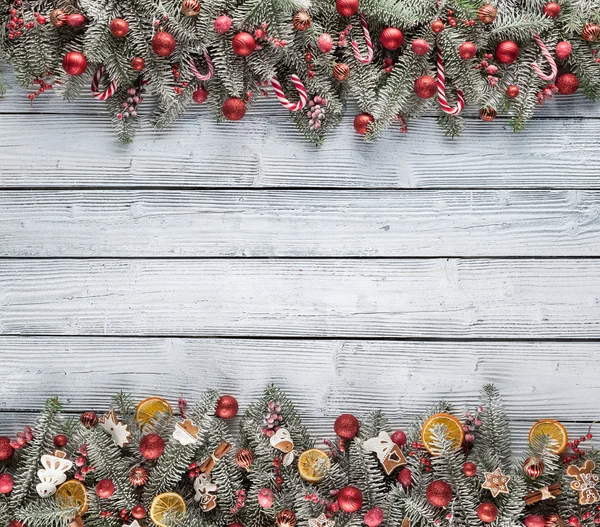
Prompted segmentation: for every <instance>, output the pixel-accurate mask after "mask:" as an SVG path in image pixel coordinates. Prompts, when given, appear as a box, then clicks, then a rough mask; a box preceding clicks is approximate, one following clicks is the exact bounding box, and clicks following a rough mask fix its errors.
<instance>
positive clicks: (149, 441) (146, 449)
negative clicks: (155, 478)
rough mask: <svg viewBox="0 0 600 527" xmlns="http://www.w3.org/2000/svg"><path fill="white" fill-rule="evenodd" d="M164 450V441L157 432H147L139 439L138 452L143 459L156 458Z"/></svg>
mask: <svg viewBox="0 0 600 527" xmlns="http://www.w3.org/2000/svg"><path fill="white" fill-rule="evenodd" d="M164 451H165V442H164V440H163V438H162V437H160V436H159V435H158V434H148V435H146V436H144V437H142V440H141V441H140V453H141V454H142V456H144V458H145V459H150V460H153V459H158V458H159V457H160V456H162V454H163V452H164Z"/></svg>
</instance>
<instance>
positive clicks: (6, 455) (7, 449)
mask: <svg viewBox="0 0 600 527" xmlns="http://www.w3.org/2000/svg"><path fill="white" fill-rule="evenodd" d="M13 452H14V449H13V447H12V446H10V439H9V438H8V437H6V436H3V437H0V461H6V460H7V459H10V458H11V457H12V455H13Z"/></svg>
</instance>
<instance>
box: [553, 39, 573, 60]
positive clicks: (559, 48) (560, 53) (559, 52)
mask: <svg viewBox="0 0 600 527" xmlns="http://www.w3.org/2000/svg"><path fill="white" fill-rule="evenodd" d="M572 49H573V48H572V47H571V43H570V42H568V41H566V40H563V41H562V42H559V43H558V44H556V56H557V57H558V58H559V59H560V60H565V59H567V58H569V55H570V54H571V51H572Z"/></svg>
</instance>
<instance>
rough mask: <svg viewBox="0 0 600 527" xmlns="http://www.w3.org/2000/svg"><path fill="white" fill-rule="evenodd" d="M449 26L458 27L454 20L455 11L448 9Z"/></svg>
mask: <svg viewBox="0 0 600 527" xmlns="http://www.w3.org/2000/svg"><path fill="white" fill-rule="evenodd" d="M448 24H450V26H452V27H456V18H454V11H452V9H448Z"/></svg>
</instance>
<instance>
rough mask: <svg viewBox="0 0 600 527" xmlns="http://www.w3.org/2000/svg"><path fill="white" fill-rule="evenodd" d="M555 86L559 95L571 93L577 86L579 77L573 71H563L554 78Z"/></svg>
mask: <svg viewBox="0 0 600 527" xmlns="http://www.w3.org/2000/svg"><path fill="white" fill-rule="evenodd" d="M556 87H557V88H558V93H560V94H561V95H571V94H573V93H575V92H576V91H577V88H579V79H578V78H577V77H576V76H575V75H574V74H573V73H563V74H562V75H559V76H558V78H557V79H556Z"/></svg>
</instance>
